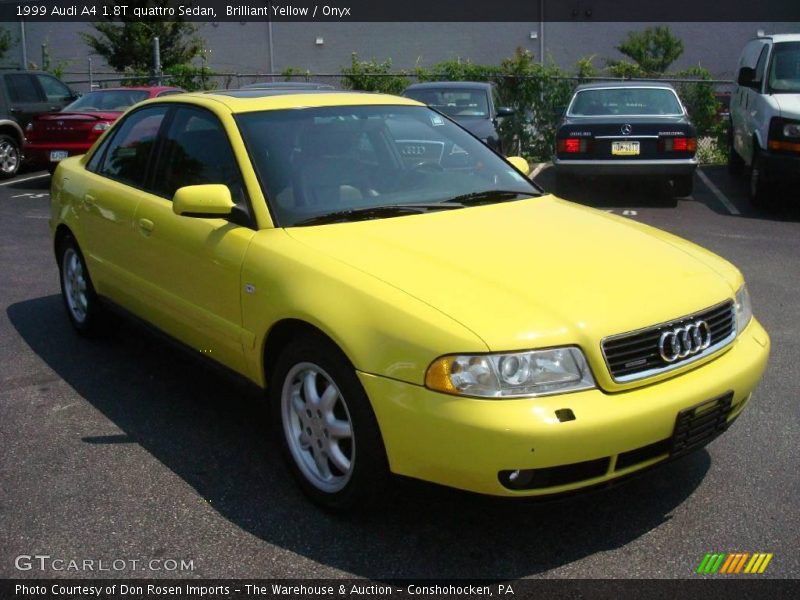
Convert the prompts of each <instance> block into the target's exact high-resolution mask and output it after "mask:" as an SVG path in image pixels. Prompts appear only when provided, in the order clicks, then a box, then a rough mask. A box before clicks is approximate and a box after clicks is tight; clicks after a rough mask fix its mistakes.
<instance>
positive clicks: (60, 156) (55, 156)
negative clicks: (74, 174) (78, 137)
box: [50, 150, 69, 162]
mask: <svg viewBox="0 0 800 600" xmlns="http://www.w3.org/2000/svg"><path fill="white" fill-rule="evenodd" d="M67 156H69V153H68V152H67V151H66V150H53V151H52V152H50V162H58V161H60V160H64V159H65V158H67Z"/></svg>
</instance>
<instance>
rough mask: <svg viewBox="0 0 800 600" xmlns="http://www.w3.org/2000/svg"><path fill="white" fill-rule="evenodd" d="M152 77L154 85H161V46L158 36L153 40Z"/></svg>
mask: <svg viewBox="0 0 800 600" xmlns="http://www.w3.org/2000/svg"><path fill="white" fill-rule="evenodd" d="M153 76H154V77H155V79H156V85H161V46H160V45H159V42H158V36H156V37H154V38H153Z"/></svg>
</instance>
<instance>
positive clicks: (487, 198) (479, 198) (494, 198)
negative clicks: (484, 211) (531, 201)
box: [442, 190, 542, 206]
mask: <svg viewBox="0 0 800 600" xmlns="http://www.w3.org/2000/svg"><path fill="white" fill-rule="evenodd" d="M541 195H542V194H540V193H539V192H514V191H510V190H486V191H484V192H471V193H469V194H461V195H460V196H455V197H453V198H450V199H449V200H445V201H444V202H442V204H456V205H461V206H476V205H478V204H492V203H494V202H510V201H512V200H519V199H521V198H535V197H536V196H541Z"/></svg>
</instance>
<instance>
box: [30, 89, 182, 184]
mask: <svg viewBox="0 0 800 600" xmlns="http://www.w3.org/2000/svg"><path fill="white" fill-rule="evenodd" d="M183 91H184V90H182V89H181V88H176V87H165V86H154V87H124V88H123V87H120V88H109V89H104V90H95V91H93V92H89V93H88V94H86V95H85V96H81V97H80V98H78V99H77V100H75V101H74V102H73V103H72V104H68V105H67V106H65V107H64V108H63V109H61V111H60V112H53V113H46V114H43V115H39V116H38V117H36V118H35V119H34V120H33V121H31V122H30V123H29V124H28V126H27V127H26V128H25V147H24V154H25V160H26V162H28V163H29V164H30V165H32V166H34V167H39V168H42V169H47V170H48V171H50V172H51V173H52V172H53V171H55V168H56V165H57V164H58V162H59V161H60V160H63V159H65V158H67V157H68V156H75V155H78V154H85V153H86V152H87V151H88V150H89V148H91V147H92V144H94V142H95V141H96V140H97V138H99V137H100V135H102V133H103V132H104V131H105V130H106V129H108V128H109V127H110V126H111V124H112V123H113V122H114V121H116V120H117V119H118V118H119V116H120V115H121V114H122V113H123V112H124V111H126V110H127V109H128V108H130V107H131V106H133V105H134V104H136V103H137V102H141V101H143V100H147V99H148V98H156V97H158V96H167V95H169V94H180V93H182V92H183Z"/></svg>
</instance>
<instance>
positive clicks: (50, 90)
mask: <svg viewBox="0 0 800 600" xmlns="http://www.w3.org/2000/svg"><path fill="white" fill-rule="evenodd" d="M36 77H37V78H38V79H39V83H40V84H41V86H42V89H43V90H44V95H45V96H47V100H48V101H49V102H65V101H66V100H69V99H70V98H72V92H70V91H69V88H68V87H67V86H65V85H64V84H63V83H61V82H60V81H59V80H58V79H56V78H55V77H50V76H49V75H37V76H36Z"/></svg>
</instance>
